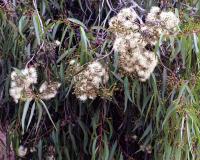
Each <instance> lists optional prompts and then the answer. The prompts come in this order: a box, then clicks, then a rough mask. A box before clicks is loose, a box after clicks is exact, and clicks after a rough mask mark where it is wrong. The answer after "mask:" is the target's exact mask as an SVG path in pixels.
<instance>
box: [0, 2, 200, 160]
mask: <svg viewBox="0 0 200 160" xmlns="http://www.w3.org/2000/svg"><path fill="white" fill-rule="evenodd" d="M0 4H1V6H0V119H1V123H0V140H1V141H0V144H2V145H0V148H2V150H1V152H2V153H1V152H0V157H4V159H6V157H7V158H9V157H10V158H11V159H12V158H13V157H19V153H18V149H19V146H23V147H24V148H27V153H26V155H25V158H27V159H30V158H31V159H48V158H49V157H54V158H55V159H69V160H73V159H74V160H75V159H95V160H96V159H103V160H113V159H116V160H118V159H119V160H122V159H146V160H147V159H156V160H160V159H164V160H172V159H175V160H183V159H185V160H197V159H199V157H200V152H199V151H200V118H199V117H200V107H199V106H200V104H199V102H200V101H199V95H200V73H199V66H200V59H199V58H200V57H199V46H200V41H199V33H198V32H199V29H200V26H199V23H198V21H199V16H200V15H199V13H200V10H199V9H200V3H199V1H198V0H191V1H181V2H179V1H153V0H148V1H147V0H143V1H133V0H66V1H64V0H54V1H53V0H41V1H34V0H33V1H23V0H19V1H16V0H13V1H11V0H3V1H0ZM153 5H157V6H160V8H162V9H163V10H172V11H174V12H175V13H176V14H177V15H179V18H180V20H181V25H180V30H181V32H180V33H179V34H178V35H177V36H176V37H168V40H167V41H163V40H162V36H161V37H160V40H159V42H158V44H157V45H156V46H155V48H153V49H154V51H155V53H157V54H158V55H159V64H158V66H157V67H156V70H155V71H154V73H153V74H152V75H151V77H150V79H149V80H148V81H147V82H145V83H141V82H139V81H138V80H137V79H135V78H133V77H125V78H121V77H119V76H118V74H117V69H118V68H117V61H118V53H114V52H112V42H113V35H112V34H111V33H110V32H109V30H108V21H109V19H110V18H111V17H112V16H114V15H116V14H117V13H118V11H119V10H120V9H121V8H123V7H129V6H133V7H134V8H135V10H136V11H137V13H138V15H139V16H140V17H141V18H142V19H143V20H144V21H145V15H146V14H147V12H148V11H149V9H150V7H151V6H153ZM140 7H141V8H143V9H141V8H140ZM56 40H58V41H60V44H59V45H58V46H56V47H53V43H54V42H55V41H56ZM71 59H76V60H77V61H79V62H80V63H81V65H83V66H84V65H87V63H88V62H90V61H92V60H96V59H100V60H101V61H102V62H103V63H105V64H108V66H109V76H110V79H109V83H108V85H107V86H105V87H104V88H103V90H102V94H101V97H103V98H96V99H95V100H88V101H86V102H84V103H83V102H80V101H79V100H78V99H77V98H76V96H75V95H74V94H73V87H72V86H73V81H72V78H73V76H74V75H75V74H76V73H72V72H70V65H69V62H70V60H71ZM26 65H27V66H31V65H36V66H37V69H38V74H39V76H38V79H39V84H41V83H42V82H43V81H44V80H47V81H48V80H50V79H51V80H57V81H59V82H60V83H61V84H62V85H61V87H60V89H59V91H58V94H57V96H56V97H55V98H54V99H52V100H50V101H40V100H36V101H35V102H28V101H26V102H20V103H19V104H15V103H14V101H13V100H12V98H11V97H10V96H9V88H10V80H11V78H10V74H11V71H13V69H14V68H19V69H22V68H24V67H25V66H26ZM39 84H38V85H39ZM24 108H26V109H24ZM25 112H26V113H25ZM22 117H23V118H22ZM29 120H30V122H29ZM52 121H53V123H52ZM28 123H30V124H29V127H27V125H28ZM21 124H24V125H25V126H23V127H24V128H22V125H21ZM22 130H23V131H24V132H22ZM5 139H6V140H5Z"/></svg>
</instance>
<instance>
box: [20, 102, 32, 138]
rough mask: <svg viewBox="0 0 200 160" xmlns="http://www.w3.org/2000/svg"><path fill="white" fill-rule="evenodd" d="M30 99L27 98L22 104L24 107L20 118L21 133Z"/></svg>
mask: <svg viewBox="0 0 200 160" xmlns="http://www.w3.org/2000/svg"><path fill="white" fill-rule="evenodd" d="M30 102H31V101H30V100H27V101H26V102H25V104H24V109H23V114H22V119H21V123H22V133H23V134H24V129H25V119H26V115H27V112H28V108H29V104H30Z"/></svg>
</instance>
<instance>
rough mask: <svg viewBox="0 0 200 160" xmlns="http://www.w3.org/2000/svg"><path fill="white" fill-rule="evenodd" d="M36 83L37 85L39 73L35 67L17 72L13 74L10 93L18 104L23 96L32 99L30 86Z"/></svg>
mask: <svg viewBox="0 0 200 160" xmlns="http://www.w3.org/2000/svg"><path fill="white" fill-rule="evenodd" d="M35 83H37V72H36V69H35V68H34V67H30V68H25V69H22V70H15V71H13V72H12V73H11V88H10V90H9V93H10V95H11V96H12V97H13V99H14V101H15V102H16V103H18V101H19V99H20V98H21V97H22V96H23V95H24V96H25V97H26V98H27V99H28V98H30V99H32V96H31V95H32V92H31V90H30V85H31V84H35Z"/></svg>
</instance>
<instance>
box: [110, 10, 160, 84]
mask: <svg viewBox="0 0 200 160" xmlns="http://www.w3.org/2000/svg"><path fill="white" fill-rule="evenodd" d="M129 17H131V18H129ZM137 18H138V15H137V13H136V12H135V11H134V10H132V9H131V8H125V9H122V10H121V11H120V12H119V14H117V15H116V16H115V17H113V18H112V19H111V20H110V23H109V25H110V26H109V28H110V30H111V31H112V32H113V33H114V34H115V36H116V37H115V41H114V44H113V49H114V51H116V52H119V53H120V54H119V65H120V68H121V69H122V71H123V73H125V74H134V75H135V76H137V77H138V78H139V80H140V81H146V80H147V79H148V78H149V77H150V74H151V73H152V72H153V70H154V68H155V67H156V65H157V61H158V60H157V57H156V56H155V54H154V52H152V51H149V50H146V46H147V45H148V44H149V41H148V39H147V38H146V37H144V36H143V34H142V33H141V32H140V30H141V26H140V24H139V23H138V22H137ZM117 24H118V25H117ZM126 24H129V25H126ZM127 31H128V32H127Z"/></svg>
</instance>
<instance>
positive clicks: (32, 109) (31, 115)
mask: <svg viewBox="0 0 200 160" xmlns="http://www.w3.org/2000/svg"><path fill="white" fill-rule="evenodd" d="M34 111H35V102H34V103H33V105H32V108H31V114H30V117H29V120H28V125H27V127H26V130H28V127H29V125H30V123H31V120H32V118H33V114H34Z"/></svg>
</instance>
